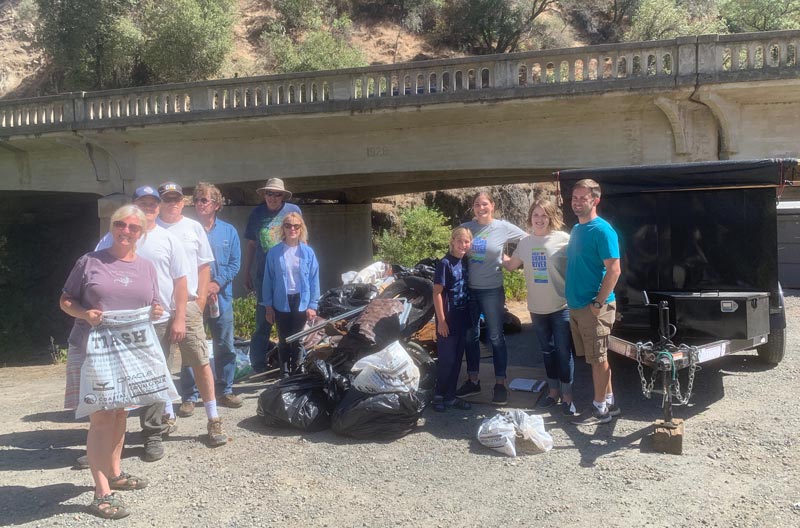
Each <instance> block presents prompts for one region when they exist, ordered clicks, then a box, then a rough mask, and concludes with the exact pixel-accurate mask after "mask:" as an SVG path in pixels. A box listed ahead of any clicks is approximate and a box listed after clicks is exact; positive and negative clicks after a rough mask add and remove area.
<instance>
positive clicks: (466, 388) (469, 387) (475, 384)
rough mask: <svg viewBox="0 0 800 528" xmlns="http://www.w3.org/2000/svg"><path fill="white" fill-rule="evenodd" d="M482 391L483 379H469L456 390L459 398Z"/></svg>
mask: <svg viewBox="0 0 800 528" xmlns="http://www.w3.org/2000/svg"><path fill="white" fill-rule="evenodd" d="M480 393H481V381H480V380H478V381H472V380H470V379H468V380H467V381H465V382H464V384H463V385H461V387H459V389H458V390H457V391H456V396H458V397H459V398H463V397H464V396H472V395H473V394H480Z"/></svg>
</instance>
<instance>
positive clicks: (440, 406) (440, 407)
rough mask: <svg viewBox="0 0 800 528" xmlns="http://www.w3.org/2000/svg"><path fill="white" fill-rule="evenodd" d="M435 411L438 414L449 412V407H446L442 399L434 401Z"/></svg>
mask: <svg viewBox="0 0 800 528" xmlns="http://www.w3.org/2000/svg"><path fill="white" fill-rule="evenodd" d="M433 410H434V411H436V412H445V411H446V410H447V406H445V404H444V400H443V399H442V398H441V397H439V398H434V399H433Z"/></svg>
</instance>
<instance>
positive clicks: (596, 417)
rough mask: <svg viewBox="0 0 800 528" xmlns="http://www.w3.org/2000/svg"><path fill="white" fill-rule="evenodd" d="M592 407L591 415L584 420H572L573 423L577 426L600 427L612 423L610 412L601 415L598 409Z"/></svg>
mask: <svg viewBox="0 0 800 528" xmlns="http://www.w3.org/2000/svg"><path fill="white" fill-rule="evenodd" d="M592 407H593V409H592V412H591V414H589V415H587V416H585V417H583V418H576V419H575V420H572V423H574V424H575V425H600V424H604V423H608V422H610V421H611V415H610V414H608V411H606V412H604V413H601V412H600V411H598V410H597V408H596V407H594V406H592Z"/></svg>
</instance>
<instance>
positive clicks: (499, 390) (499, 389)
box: [492, 383, 508, 405]
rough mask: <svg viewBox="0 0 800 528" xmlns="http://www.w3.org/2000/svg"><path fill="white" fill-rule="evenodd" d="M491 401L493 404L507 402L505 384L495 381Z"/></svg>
mask: <svg viewBox="0 0 800 528" xmlns="http://www.w3.org/2000/svg"><path fill="white" fill-rule="evenodd" d="M492 403H493V404H494V405H505V404H507V403H508V389H506V386H505V385H503V384H502V383H495V385H494V395H493V396H492Z"/></svg>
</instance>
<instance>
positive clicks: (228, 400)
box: [217, 392, 242, 409]
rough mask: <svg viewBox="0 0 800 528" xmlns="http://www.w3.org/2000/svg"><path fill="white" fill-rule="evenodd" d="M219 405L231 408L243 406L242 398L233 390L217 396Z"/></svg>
mask: <svg viewBox="0 0 800 528" xmlns="http://www.w3.org/2000/svg"><path fill="white" fill-rule="evenodd" d="M217 405H221V406H222V407H230V408H231V409H238V408H239V407H241V406H242V398H241V397H240V396H237V395H235V394H234V393H232V392H229V393H227V394H223V395H222V396H220V397H219V398H217Z"/></svg>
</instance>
